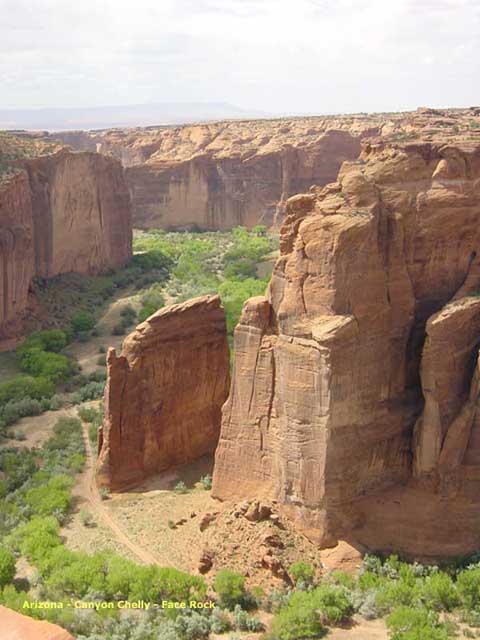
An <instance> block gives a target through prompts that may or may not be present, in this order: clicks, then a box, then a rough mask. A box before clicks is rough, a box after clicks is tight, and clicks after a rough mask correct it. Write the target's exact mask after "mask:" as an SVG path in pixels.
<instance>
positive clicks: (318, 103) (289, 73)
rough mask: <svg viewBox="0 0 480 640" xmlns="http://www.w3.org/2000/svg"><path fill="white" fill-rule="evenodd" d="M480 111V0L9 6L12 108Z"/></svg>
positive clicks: (4, 23)
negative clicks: (197, 104) (169, 105)
mask: <svg viewBox="0 0 480 640" xmlns="http://www.w3.org/2000/svg"><path fill="white" fill-rule="evenodd" d="M178 100H182V101H183V100H185V101H205V102H209V101H215V102H218V101H222V102H224V101H225V102H230V103H233V104H235V105H237V106H239V107H244V108H246V109H259V110H263V111H268V112H277V113H278V112H283V113H285V112H317V113H331V112H348V111H373V110H377V111H378V110H398V109H407V108H415V107H417V106H419V105H431V106H446V105H450V106H470V105H473V104H479V103H480V0H129V1H128V2H126V1H124V0H0V108H2V107H4V108H7V107H13V108H19V107H52V106H98V105H112V104H136V103H149V102H159V101H178Z"/></svg>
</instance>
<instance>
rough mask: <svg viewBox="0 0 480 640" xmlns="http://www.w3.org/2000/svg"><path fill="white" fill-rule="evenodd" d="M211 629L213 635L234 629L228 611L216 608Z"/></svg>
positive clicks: (211, 618) (212, 616) (211, 621)
mask: <svg viewBox="0 0 480 640" xmlns="http://www.w3.org/2000/svg"><path fill="white" fill-rule="evenodd" d="M210 628H211V630H212V631H213V633H226V632H227V631H230V630H231V628H232V620H231V617H230V614H229V612H228V611H227V610H225V609H221V608H220V607H215V608H214V609H213V611H212V615H211V617H210Z"/></svg>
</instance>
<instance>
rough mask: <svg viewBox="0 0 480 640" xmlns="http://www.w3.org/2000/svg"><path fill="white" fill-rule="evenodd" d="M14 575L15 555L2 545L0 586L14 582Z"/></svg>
mask: <svg viewBox="0 0 480 640" xmlns="http://www.w3.org/2000/svg"><path fill="white" fill-rule="evenodd" d="M14 577H15V556H14V555H13V553H12V552H11V551H8V549H5V547H0V588H1V587H4V586H5V585H6V584H9V583H10V582H12V580H13V578H14Z"/></svg>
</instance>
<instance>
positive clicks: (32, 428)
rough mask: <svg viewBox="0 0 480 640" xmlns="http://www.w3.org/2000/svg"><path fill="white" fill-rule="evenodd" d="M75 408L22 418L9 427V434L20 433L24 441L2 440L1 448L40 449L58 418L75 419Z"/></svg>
mask: <svg viewBox="0 0 480 640" xmlns="http://www.w3.org/2000/svg"><path fill="white" fill-rule="evenodd" d="M76 415H77V409H76V407H67V408H65V409H59V410H58V411H46V412H45V413H42V414H41V415H39V416H31V417H29V418H22V419H21V420H19V421H18V422H17V423H16V424H14V425H12V426H11V427H10V432H11V433H12V432H18V433H22V434H23V435H24V436H25V440H15V439H13V438H10V439H6V440H2V446H5V447H19V448H24V449H25V448H31V447H41V446H42V444H43V443H44V442H45V440H47V439H48V438H49V437H50V435H51V434H52V429H53V426H54V424H55V423H56V421H57V420H58V418H62V417H68V418H72V417H76Z"/></svg>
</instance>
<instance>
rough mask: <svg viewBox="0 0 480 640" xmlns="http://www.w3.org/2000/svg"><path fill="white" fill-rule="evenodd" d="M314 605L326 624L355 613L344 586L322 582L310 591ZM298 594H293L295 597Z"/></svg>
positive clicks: (337, 621) (338, 621) (347, 617)
mask: <svg viewBox="0 0 480 640" xmlns="http://www.w3.org/2000/svg"><path fill="white" fill-rule="evenodd" d="M310 594H311V596H312V599H313V603H314V606H315V607H316V609H317V611H319V612H320V618H321V621H322V622H323V623H324V624H339V623H340V622H343V621H345V620H348V619H349V618H350V617H351V615H352V614H353V603H352V600H351V597H350V594H349V592H348V591H347V590H346V589H345V588H344V587H337V586H334V585H330V584H322V585H320V586H319V587H317V588H316V589H314V590H313V591H311V592H310ZM295 596H296V594H294V595H293V596H292V598H295Z"/></svg>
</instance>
